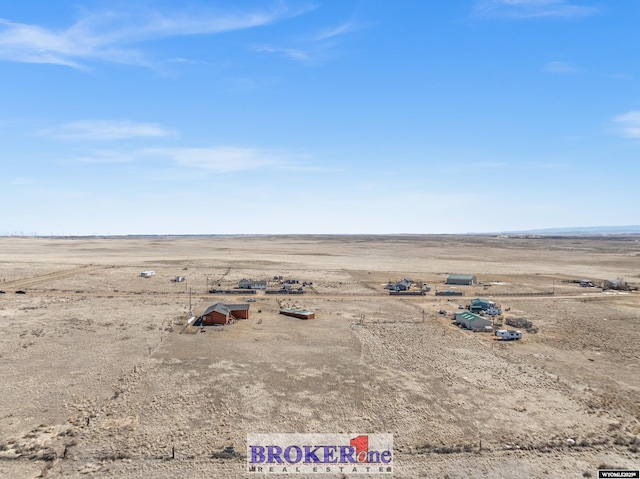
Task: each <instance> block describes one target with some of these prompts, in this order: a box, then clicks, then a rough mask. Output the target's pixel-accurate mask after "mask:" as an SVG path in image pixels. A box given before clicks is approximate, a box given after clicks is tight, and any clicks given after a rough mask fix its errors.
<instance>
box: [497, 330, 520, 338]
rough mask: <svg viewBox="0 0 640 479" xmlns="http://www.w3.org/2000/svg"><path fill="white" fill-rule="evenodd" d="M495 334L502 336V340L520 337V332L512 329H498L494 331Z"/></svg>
mask: <svg viewBox="0 0 640 479" xmlns="http://www.w3.org/2000/svg"><path fill="white" fill-rule="evenodd" d="M496 336H498V337H499V338H502V340H503V341H511V340H517V339H521V338H522V333H521V332H520V331H513V330H510V329H498V330H497V331H496Z"/></svg>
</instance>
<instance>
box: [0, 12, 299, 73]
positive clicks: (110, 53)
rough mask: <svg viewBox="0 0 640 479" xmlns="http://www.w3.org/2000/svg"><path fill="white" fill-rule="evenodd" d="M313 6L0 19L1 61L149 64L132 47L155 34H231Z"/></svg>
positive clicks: (296, 13)
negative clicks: (58, 21) (50, 24)
mask: <svg viewBox="0 0 640 479" xmlns="http://www.w3.org/2000/svg"><path fill="white" fill-rule="evenodd" d="M310 8H311V7H304V8H301V9H298V10H291V9H289V8H287V7H286V6H285V4H284V3H276V4H275V5H274V7H273V8H271V9H264V10H256V11H246V12H239V13H237V12H236V13H229V12H219V11H213V10H210V9H207V10H198V11H196V10H191V11H188V10H185V9H183V10H181V12H180V13H177V12H159V11H155V10H145V9H138V10H131V11H128V12H127V11H118V12H113V11H107V12H100V13H89V14H86V15H85V16H83V17H82V18H81V19H80V20H78V21H77V22H76V23H75V24H73V25H71V26H70V27H69V28H67V29H62V30H51V29H47V28H45V27H41V26H38V25H29V24H24V23H16V22H12V21H10V20H6V19H0V60H6V61H14V62H26V63H49V64H56V65H64V66H68V67H73V68H80V69H82V68H86V64H87V62H89V61H95V60H100V61H106V62H114V63H123V64H133V65H139V66H151V65H150V62H149V61H148V60H146V59H145V58H144V55H143V54H142V52H141V51H139V50H137V49H135V48H132V45H134V44H139V43H141V42H145V41H149V40H155V39H159V38H166V37H175V36H187V35H203V34H217V33H224V32H231V31H236V30H243V29H248V28H254V27H259V26H264V25H269V24H272V23H275V22H277V21H280V20H283V19H286V18H291V17H293V16H297V15H300V14H302V13H304V12H305V11H307V10H309V9H310Z"/></svg>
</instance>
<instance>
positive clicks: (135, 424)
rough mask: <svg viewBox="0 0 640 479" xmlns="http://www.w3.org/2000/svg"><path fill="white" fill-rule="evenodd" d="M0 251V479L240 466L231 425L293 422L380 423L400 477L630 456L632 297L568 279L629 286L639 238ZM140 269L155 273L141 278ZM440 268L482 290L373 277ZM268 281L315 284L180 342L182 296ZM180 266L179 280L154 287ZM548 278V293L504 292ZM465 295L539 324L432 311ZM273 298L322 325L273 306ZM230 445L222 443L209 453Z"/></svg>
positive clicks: (636, 422) (638, 389) (484, 473)
mask: <svg viewBox="0 0 640 479" xmlns="http://www.w3.org/2000/svg"><path fill="white" fill-rule="evenodd" d="M0 247H1V249H0V251H2V253H0V264H1V266H2V273H1V274H0V276H1V277H3V278H5V279H6V281H5V282H4V283H0V289H3V290H5V291H6V292H7V293H6V294H4V295H1V296H0V326H1V327H2V333H3V334H2V336H1V337H0V367H1V370H2V373H3V398H4V399H3V402H2V403H1V404H0V457H1V458H2V460H0V477H12V478H13V477H36V476H37V475H39V474H41V473H42V472H43V471H46V473H47V474H48V475H49V477H58V476H59V477H149V476H153V477H167V478H168V477H185V478H186V477H230V478H231V477H242V476H243V475H244V473H243V471H244V459H242V457H241V455H242V454H243V453H244V445H245V441H246V434H247V433H260V432H294V431H297V432H363V431H364V432H387V433H392V434H394V443H395V461H396V474H395V476H396V477H443V476H444V475H445V474H447V475H448V476H449V477H450V478H454V477H522V478H525V477H534V478H535V477H549V476H553V475H556V476H558V477H583V473H586V472H589V473H591V474H592V475H593V477H595V475H596V473H595V471H596V469H597V467H598V466H599V465H602V464H607V465H613V466H625V467H635V468H638V465H639V459H638V452H637V451H638V447H640V437H639V435H640V410H639V404H640V375H638V374H637V371H638V370H639V368H638V366H639V365H640V354H639V353H638V348H637V346H636V345H637V344H638V343H640V324H639V321H640V318H639V315H638V311H639V307H640V296H639V295H638V293H631V294H603V293H602V292H601V291H600V290H594V289H591V288H589V289H585V288H580V287H579V286H577V285H575V284H571V283H566V282H564V281H566V280H568V279H572V278H573V279H575V278H589V279H594V280H601V279H610V278H616V277H624V278H626V279H627V280H628V281H630V282H631V283H633V282H634V281H635V282H636V283H640V279H639V277H638V272H639V270H640V268H639V266H640V246H639V243H638V241H636V239H635V238H631V239H628V238H622V239H619V240H614V239H602V240H594V239H575V238H567V239H549V240H543V239H513V238H511V239H509V238H507V239H496V238H477V237H424V238H422V237H398V238H392V237H379V238H376V237H370V238H360V237H356V238H351V237H341V238H332V237H326V238H324V237H308V238H305V237H276V238H269V237H256V238H251V237H249V238H246V237H241V238H228V237H214V238H167V239H161V238H151V239H131V238H129V239H119V240H117V239H77V240H68V239H67V240H65V239H57V240H56V239H35V238H34V239H28V238H25V239H17V238H1V239H0ZM185 268H186V270H185ZM146 269H154V270H155V271H156V273H157V274H156V276H155V277H153V278H152V279H143V278H140V277H139V272H140V271H142V270H146ZM448 272H457V273H469V274H475V275H477V276H478V279H479V280H480V281H481V282H483V283H484V285H485V287H486V289H485V288H483V287H474V288H469V287H458V288H459V289H463V290H464V291H465V296H464V297H462V298H455V299H452V301H447V298H446V297H434V296H433V291H432V292H431V293H430V294H429V295H427V296H424V297H401V296H400V297H390V296H388V294H387V293H386V292H385V291H384V289H383V286H384V284H386V282H387V281H388V280H390V279H391V280H398V279H400V278H402V277H406V276H410V277H412V278H413V279H415V280H416V281H418V280H420V281H426V282H428V283H429V284H431V285H432V286H436V287H438V289H444V284H443V281H444V278H445V277H446V273H448ZM276 274H280V275H283V276H285V277H295V278H298V279H300V280H306V281H313V283H314V289H315V290H316V291H317V294H313V293H312V294H305V295H302V296H291V297H287V296H281V295H277V296H267V295H261V294H259V295H257V296H256V299H257V302H256V303H254V304H253V305H252V306H251V311H252V313H251V314H252V316H251V319H249V320H245V321H240V322H238V323H236V324H234V325H230V326H225V327H221V328H210V329H209V330H208V331H207V332H206V333H198V334H179V331H181V330H182V329H183V326H184V324H185V320H186V318H187V317H188V310H189V302H188V301H189V300H188V297H189V294H188V288H191V289H192V293H193V294H192V303H193V304H192V307H193V309H194V310H197V309H198V308H201V307H203V306H205V305H206V304H209V303H212V302H215V301H225V300H226V301H233V302H238V301H241V300H242V299H243V297H242V296H237V297H236V296H224V295H221V296H218V295H215V296H214V295H208V294H206V293H205V292H206V291H207V289H208V286H209V285H211V284H214V283H215V284H218V282H220V284H221V285H222V286H224V287H232V286H233V285H234V284H235V283H236V282H237V281H238V280H239V279H241V278H244V277H247V278H254V279H270V278H271V277H272V276H273V275H276ZM177 275H185V276H187V278H188V282H187V283H186V284H184V285H183V284H176V283H172V282H171V281H170V279H171V278H174V277H175V276H177ZM18 288H27V294H26V295H16V294H15V293H14V292H13V291H14V289H18ZM550 288H554V289H555V293H556V294H555V295H554V296H551V297H543V296H541V297H535V296H534V297H526V296H521V297H518V296H514V297H506V296H501V293H505V294H506V293H508V294H512V293H517V292H522V293H530V292H536V291H548V290H549V289H550ZM476 296H483V297H485V296H486V297H489V298H490V299H494V300H495V301H498V302H499V303H501V304H502V305H503V307H505V306H508V307H510V308H511V311H510V314H512V315H513V316H522V317H526V318H528V319H530V320H532V321H533V322H534V324H535V325H536V326H537V327H538V328H539V332H538V333H537V334H525V337H524V339H523V340H522V341H521V342H518V343H503V342H500V341H496V340H495V339H494V338H493V337H491V336H490V335H485V334H478V333H475V334H474V333H471V332H467V331H462V330H460V329H458V328H457V327H455V326H453V325H452V324H451V320H450V319H449V318H446V317H444V316H442V315H439V314H438V311H439V310H440V309H442V308H445V309H447V311H449V312H450V313H452V312H453V311H455V310H456V309H457V304H458V303H465V302H468V301H469V299H470V298H472V297H476ZM449 299H450V298H449ZM279 303H282V304H283V305H284V306H299V307H303V308H305V309H312V310H313V311H315V312H316V315H317V318H318V319H317V320H315V321H299V320H296V319H294V318H286V317H283V316H280V315H278V314H277V310H278V308H279ZM258 309H260V310H261V311H262V312H261V313H258V312H257V311H258ZM258 319H260V320H261V321H260V323H258ZM621 331H623V332H624V334H622V335H621V334H620V332H621ZM481 444H482V449H481V450H480V445H481ZM229 446H232V447H233V448H234V450H235V451H238V452H239V453H238V454H237V455H231V456H225V455H224V454H222V451H223V450H224V449H225V448H228V447H229ZM172 448H175V449H174V450H175V451H177V453H176V457H175V459H173V460H170V459H169V457H170V456H171V451H172ZM288 477H291V476H288ZM585 477H587V476H585Z"/></svg>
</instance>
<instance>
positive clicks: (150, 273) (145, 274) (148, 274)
mask: <svg viewBox="0 0 640 479" xmlns="http://www.w3.org/2000/svg"><path fill="white" fill-rule="evenodd" d="M155 274H156V272H155V271H143V272H142V273H140V276H142V277H143V278H151V276H154V275H155Z"/></svg>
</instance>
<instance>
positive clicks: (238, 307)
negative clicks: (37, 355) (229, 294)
mask: <svg viewBox="0 0 640 479" xmlns="http://www.w3.org/2000/svg"><path fill="white" fill-rule="evenodd" d="M200 318H201V319H202V326H211V325H213V324H230V323H233V322H234V321H235V320H236V319H249V305H248V304H224V303H216V304H213V305H211V306H209V307H208V308H207V309H206V310H205V311H204V313H202V316H200Z"/></svg>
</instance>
